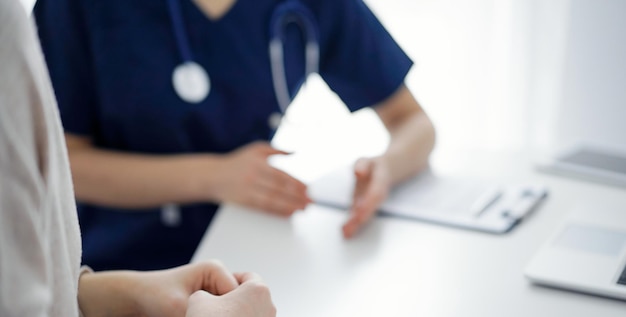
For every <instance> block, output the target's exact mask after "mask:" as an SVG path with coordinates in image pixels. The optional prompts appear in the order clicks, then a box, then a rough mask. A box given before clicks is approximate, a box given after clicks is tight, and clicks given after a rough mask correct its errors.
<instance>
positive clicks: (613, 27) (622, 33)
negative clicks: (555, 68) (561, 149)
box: [556, 0, 626, 150]
mask: <svg viewBox="0 0 626 317" xmlns="http://www.w3.org/2000/svg"><path fill="white" fill-rule="evenodd" d="M561 93H562V98H561V103H560V105H559V118H558V120H557V122H556V127H557V129H556V136H557V137H556V141H557V142H558V143H559V144H568V143H575V142H581V141H582V142H586V143H598V144H603V145H604V146H608V147H614V148H618V149H624V150H626V1H623V0H593V1H592V0H571V4H570V19H569V32H568V38H567V49H566V53H565V57H564V69H563V84H562V90H561Z"/></svg>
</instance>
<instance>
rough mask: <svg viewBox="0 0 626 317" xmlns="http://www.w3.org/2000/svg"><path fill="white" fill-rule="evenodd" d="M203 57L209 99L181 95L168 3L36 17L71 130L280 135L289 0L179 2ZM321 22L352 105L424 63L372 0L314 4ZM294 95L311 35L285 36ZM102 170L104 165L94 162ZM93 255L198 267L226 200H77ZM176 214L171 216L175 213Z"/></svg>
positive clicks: (67, 7) (132, 145) (239, 140)
mask: <svg viewBox="0 0 626 317" xmlns="http://www.w3.org/2000/svg"><path fill="white" fill-rule="evenodd" d="M179 1H180V7H181V14H182V18H183V19H182V20H183V21H184V23H185V28H186V30H187V36H188V40H189V44H190V47H191V51H192V52H193V55H194V61H195V62H197V63H198V64H200V65H202V66H203V67H204V68H205V70H206V71H207V73H208V74H209V76H210V78H211V92H210V94H209V95H208V96H207V98H206V99H205V100H203V101H202V102H200V103H197V104H190V103H186V102H184V101H183V100H181V99H180V98H179V97H178V96H177V95H176V93H175V91H174V89H173V87H172V77H171V76H172V72H173V70H174V68H175V67H176V66H177V65H179V64H180V63H181V62H182V60H181V56H180V55H179V52H178V49H177V46H176V38H175V37H174V33H173V28H172V22H171V18H170V12H169V11H168V4H167V0H133V1H128V0H38V1H37V3H36V5H35V10H34V16H35V19H36V22H37V25H38V30H39V35H40V38H41V43H42V49H43V52H44V55H45V58H46V61H47V63H48V66H49V69H50V77H51V79H52V83H53V87H54V89H55V93H56V95H57V98H58V102H59V108H60V113H61V119H62V122H63V126H64V129H65V131H66V132H68V133H72V134H77V135H83V136H87V137H89V138H90V139H91V140H92V142H93V144H94V145H95V146H96V147H98V148H100V149H104V150H112V151H118V152H125V153H126V152H128V153H137V154H145V155H171V154H187V153H227V152H230V151H233V150H235V149H237V148H239V147H241V146H243V145H246V144H248V143H250V142H253V141H258V140H268V137H269V136H270V135H271V134H272V131H271V129H270V127H269V126H268V118H269V117H270V116H271V115H272V114H273V113H275V112H277V111H280V108H279V106H278V104H277V101H276V96H275V95H274V89H273V82H272V77H271V66H270V57H269V53H268V45H269V40H270V34H269V29H270V28H269V21H270V18H271V16H272V13H273V12H274V9H275V8H276V6H277V5H278V4H279V3H280V2H282V1H283V0H237V1H236V2H235V4H234V5H233V6H232V8H231V9H230V10H229V11H228V12H227V13H226V14H225V15H224V16H223V17H222V18H220V19H219V20H211V19H209V18H207V17H206V15H204V13H203V12H202V11H201V10H200V9H199V8H198V7H197V6H196V5H195V4H194V3H193V1H190V0H179ZM302 3H303V4H304V5H305V6H308V7H309V9H310V11H311V12H312V13H313V15H314V17H315V19H316V22H317V24H318V27H319V38H320V74H321V76H322V78H324V80H325V81H326V82H327V83H328V84H329V87H330V88H331V89H332V90H333V91H335V92H336V93H337V94H338V95H339V96H340V98H341V99H342V100H343V101H344V102H345V103H346V105H347V106H348V107H349V108H350V110H352V111H355V110H358V109H360V108H363V107H367V106H372V105H375V104H377V103H379V102H380V101H382V100H384V99H385V98H387V97H389V96H390V95H391V94H392V93H393V92H394V91H395V90H397V89H398V87H400V85H401V84H402V82H403V81H404V77H405V76H406V74H407V72H408V71H409V69H410V67H411V65H412V62H411V60H410V59H409V58H408V57H407V56H406V54H404V52H403V51H402V50H401V49H400V47H399V46H398V45H397V44H396V43H395V41H394V40H393V39H392V38H391V36H390V35H389V34H388V33H387V31H386V30H385V29H384V27H383V26H382V25H381V24H380V22H379V21H378V20H377V19H376V17H375V16H374V15H373V14H372V12H371V11H370V10H369V9H368V8H367V7H366V5H365V4H364V3H363V2H362V1H361V0H302ZM284 42H285V43H284V45H285V71H286V78H287V84H288V87H289V90H290V94H291V95H292V96H295V94H297V91H298V89H299V87H300V85H301V84H302V82H303V81H304V42H303V39H302V36H301V32H299V31H298V29H297V28H294V26H289V28H288V29H287V30H286V36H285V39H284ZM94 168H97V167H96V166H94ZM77 206H78V212H79V220H80V224H81V229H82V239H83V262H84V264H87V265H90V266H92V267H93V268H94V269H96V270H103V269H140V270H147V269H161V268H167V267H173V266H176V265H181V264H185V263H187V262H188V261H189V260H190V259H191V256H192V255H193V252H194V250H195V248H196V246H197V245H198V243H199V241H200V239H201V238H202V236H203V235H204V233H205V231H206V230H207V227H208V225H209V223H210V222H211V220H212V218H213V216H214V214H215V212H216V210H217V208H218V205H217V204H213V203H203V202H198V203H197V204H189V205H183V206H179V207H180V210H181V212H180V213H179V215H180V217H179V218H176V217H174V220H176V221H173V222H172V221H169V222H168V221H166V220H167V219H170V220H172V217H164V215H170V216H171V214H170V213H165V212H164V211H162V207H161V206H155V207H154V208H144V209H141V210H137V209H132V210H131V209H124V208H113V207H109V206H101V205H95V204H89V203H85V202H80V201H78V202H77ZM166 218H167V219H166Z"/></svg>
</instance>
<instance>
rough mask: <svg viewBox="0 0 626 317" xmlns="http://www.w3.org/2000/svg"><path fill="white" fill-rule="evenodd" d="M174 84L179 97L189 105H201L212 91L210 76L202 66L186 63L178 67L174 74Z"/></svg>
mask: <svg viewBox="0 0 626 317" xmlns="http://www.w3.org/2000/svg"><path fill="white" fill-rule="evenodd" d="M172 84H173V85H174V90H175V91H176V94H178V96H179V97H180V98H181V99H182V100H184V101H186V102H188V103H199V102H201V101H203V100H204V99H206V97H207V96H208V95H209V92H210V91H211V81H210V80H209V75H208V74H207V72H206V71H205V70H204V68H202V66H200V65H198V64H196V63H194V62H185V63H183V64H180V65H178V66H176V68H175V69H174V73H173V74H172Z"/></svg>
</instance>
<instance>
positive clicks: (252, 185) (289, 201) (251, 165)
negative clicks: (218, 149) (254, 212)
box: [214, 142, 312, 217]
mask: <svg viewBox="0 0 626 317" xmlns="http://www.w3.org/2000/svg"><path fill="white" fill-rule="evenodd" d="M276 154H281V155H287V154H289V153H287V152H284V151H280V150H277V149H275V148H273V147H272V146H271V145H270V144H269V143H267V142H254V143H251V144H248V145H246V146H244V147H242V148H239V149H237V150H235V151H233V152H231V153H228V154H226V155H225V156H224V157H223V160H222V161H221V163H220V166H219V167H218V168H217V170H216V171H215V173H216V174H215V176H216V177H217V179H216V180H217V182H216V184H215V189H214V194H215V196H216V198H217V200H219V201H220V202H232V203H237V204H240V205H243V206H247V207H251V208H255V209H260V210H263V211H267V212H269V213H272V214H276V215H279V216H283V217H288V216H291V215H292V214H293V213H294V212H295V211H296V210H301V209H305V208H306V206H307V205H308V204H309V203H311V202H312V201H311V199H310V198H309V196H308V195H307V193H306V191H307V187H306V185H305V184H304V183H302V182H301V181H299V180H297V179H296V178H294V177H292V176H290V175H289V174H287V173H285V172H283V171H281V170H279V169H277V168H275V167H273V166H271V165H270V164H269V162H268V157H269V156H270V155H276Z"/></svg>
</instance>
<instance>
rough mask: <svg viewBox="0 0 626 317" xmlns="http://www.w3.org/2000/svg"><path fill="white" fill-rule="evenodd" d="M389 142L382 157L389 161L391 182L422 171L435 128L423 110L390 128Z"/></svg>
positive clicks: (394, 182)
mask: <svg viewBox="0 0 626 317" xmlns="http://www.w3.org/2000/svg"><path fill="white" fill-rule="evenodd" d="M390 134H391V142H390V144H389V147H388V149H387V151H386V152H385V154H384V156H383V157H384V158H385V159H386V160H387V162H388V163H389V165H388V166H389V167H390V171H391V180H392V184H394V185H395V184H398V183H400V182H402V181H404V180H406V179H407V178H410V177H411V176H413V175H415V174H417V173H418V172H420V171H422V170H423V169H424V168H426V167H427V165H428V158H429V156H430V153H431V151H432V149H433V147H434V144H435V130H434V127H433V125H432V122H431V121H430V119H429V118H428V117H427V116H426V114H425V113H424V112H419V113H416V114H413V115H411V116H410V117H408V118H406V119H405V120H403V122H401V123H400V124H398V125H397V126H396V127H394V128H393V129H391V130H390Z"/></svg>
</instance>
